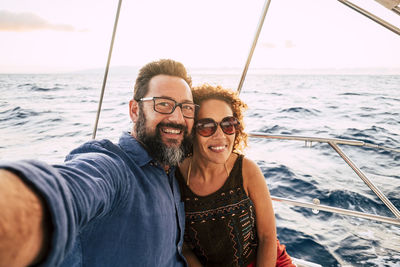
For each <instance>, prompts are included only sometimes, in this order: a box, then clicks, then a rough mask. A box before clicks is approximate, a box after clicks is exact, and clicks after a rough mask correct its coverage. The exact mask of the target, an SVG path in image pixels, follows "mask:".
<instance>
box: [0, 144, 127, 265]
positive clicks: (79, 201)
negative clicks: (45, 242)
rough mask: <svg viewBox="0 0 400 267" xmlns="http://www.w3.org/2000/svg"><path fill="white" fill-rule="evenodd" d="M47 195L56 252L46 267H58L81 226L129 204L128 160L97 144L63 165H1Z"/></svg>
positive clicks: (74, 154) (78, 151)
mask: <svg viewBox="0 0 400 267" xmlns="http://www.w3.org/2000/svg"><path fill="white" fill-rule="evenodd" d="M0 168H5V169H7V170H10V171H12V172H14V173H16V174H17V175H19V176H20V177H21V179H23V180H24V181H25V182H26V183H27V184H29V185H30V186H32V187H33V188H34V189H35V191H36V192H38V193H39V194H41V196H42V197H43V199H44V200H45V202H46V205H47V208H48V210H49V212H50V217H51V221H52V226H53V232H52V237H51V245H50V251H49V254H48V256H47V258H46V261H45V262H44V263H43V266H58V265H60V263H61V262H62V260H63V258H64V257H65V255H66V254H67V253H68V252H69V251H70V249H71V248H72V246H73V243H74V241H75V238H76V235H77V233H78V232H79V230H80V228H81V227H83V226H85V224H87V223H88V222H90V221H92V220H93V219H96V218H98V217H102V216H104V215H106V214H109V213H110V212H112V210H113V209H114V208H115V207H116V206H117V205H123V203H124V199H125V198H126V195H127V192H128V191H129V189H130V187H131V186H132V181H133V179H132V176H130V175H129V174H131V171H130V169H129V166H128V165H127V163H126V160H125V159H123V158H121V156H120V155H118V154H117V153H114V152H111V151H109V150H108V149H106V148H104V147H103V146H101V145H98V144H96V143H91V144H86V145H83V146H81V147H80V148H78V149H76V150H74V151H72V152H71V154H70V155H68V156H67V160H66V162H65V164H63V165H53V166H50V165H48V164H46V163H44V162H40V161H36V160H25V161H17V162H12V163H7V164H0Z"/></svg>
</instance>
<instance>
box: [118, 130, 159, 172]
mask: <svg viewBox="0 0 400 267" xmlns="http://www.w3.org/2000/svg"><path fill="white" fill-rule="evenodd" d="M119 145H120V147H121V148H122V149H123V150H124V151H125V152H126V153H127V154H128V156H129V157H130V158H132V159H133V160H134V161H135V162H136V163H137V164H138V165H139V166H140V167H142V166H144V165H146V164H148V163H149V162H151V161H154V160H153V158H152V157H151V156H150V155H149V153H147V151H146V149H145V148H144V147H143V145H142V144H140V143H139V142H138V141H137V140H136V138H134V137H133V136H132V135H130V134H129V133H128V132H123V133H122V135H121V137H120V138H119Z"/></svg>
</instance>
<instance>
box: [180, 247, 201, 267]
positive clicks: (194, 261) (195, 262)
mask: <svg viewBox="0 0 400 267" xmlns="http://www.w3.org/2000/svg"><path fill="white" fill-rule="evenodd" d="M182 254H183V256H184V257H185V258H186V261H187V263H188V264H189V267H202V266H203V265H201V263H200V261H199V259H198V258H197V257H196V255H195V254H194V253H193V251H192V250H191V249H190V248H189V247H188V246H187V244H186V243H183V249H182Z"/></svg>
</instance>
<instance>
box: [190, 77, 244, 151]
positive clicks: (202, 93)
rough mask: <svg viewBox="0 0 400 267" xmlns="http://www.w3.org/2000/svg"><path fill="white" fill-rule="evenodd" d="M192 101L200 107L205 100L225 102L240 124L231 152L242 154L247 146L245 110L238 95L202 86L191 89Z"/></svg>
mask: <svg viewBox="0 0 400 267" xmlns="http://www.w3.org/2000/svg"><path fill="white" fill-rule="evenodd" d="M192 94H193V101H194V103H196V104H198V105H201V103H202V102H203V101H205V100H209V99H218V100H222V101H225V102H226V103H227V104H228V105H229V106H230V107H231V109H232V112H233V116H235V117H236V118H237V119H238V121H239V122H240V124H239V127H238V131H237V133H236V136H235V141H234V144H233V151H234V152H237V153H243V150H244V148H246V146H247V138H248V136H247V133H245V132H244V122H243V113H244V111H245V110H246V109H247V105H246V103H244V102H243V101H242V100H241V99H240V98H239V95H238V93H236V92H234V91H232V90H230V89H226V88H223V87H222V86H220V85H218V86H213V85H210V84H207V83H205V84H202V85H200V86H196V87H193V88H192Z"/></svg>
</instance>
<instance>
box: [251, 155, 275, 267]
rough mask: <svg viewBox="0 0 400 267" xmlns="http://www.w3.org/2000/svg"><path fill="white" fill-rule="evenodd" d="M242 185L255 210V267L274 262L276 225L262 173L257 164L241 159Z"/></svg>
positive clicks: (270, 264)
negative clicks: (256, 248)
mask: <svg viewBox="0 0 400 267" xmlns="http://www.w3.org/2000/svg"><path fill="white" fill-rule="evenodd" d="M243 186H244V188H245V190H246V192H247V194H248V195H249V197H250V199H251V201H252V202H253V203H254V207H255V212H256V225H257V235H258V240H259V245H258V250H257V265H256V266H257V267H261V266H275V264H276V257H277V256H276V251H277V248H276V240H277V238H276V225H275V214H274V210H273V207H272V201H271V197H270V194H269V190H268V186H267V183H266V181H265V178H264V175H263V174H262V172H261V170H260V168H259V167H258V166H257V164H256V163H255V162H253V161H251V160H249V159H247V158H244V159H243Z"/></svg>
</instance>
